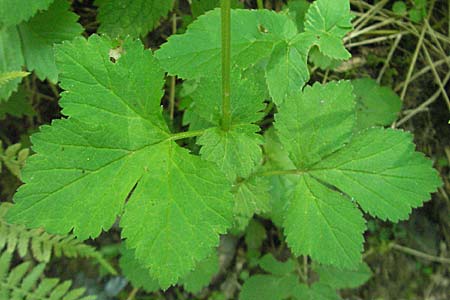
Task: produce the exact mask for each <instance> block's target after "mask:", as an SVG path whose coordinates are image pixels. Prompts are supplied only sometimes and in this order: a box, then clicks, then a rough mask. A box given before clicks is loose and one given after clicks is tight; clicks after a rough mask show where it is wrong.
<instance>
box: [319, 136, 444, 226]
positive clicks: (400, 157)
mask: <svg viewBox="0 0 450 300" xmlns="http://www.w3.org/2000/svg"><path fill="white" fill-rule="evenodd" d="M414 147H415V146H414V143H413V141H412V135H411V134H409V133H406V132H402V131H398V130H392V129H383V128H372V129H369V130H367V131H363V132H361V133H360V134H358V135H356V136H354V137H353V139H352V140H351V142H350V143H349V144H348V145H347V146H346V147H343V148H342V149H340V150H339V151H337V152H336V153H334V154H333V155H330V156H329V157H327V158H325V159H323V160H322V161H321V162H319V163H318V164H317V165H315V166H314V167H313V170H312V171H311V174H312V175H314V176H317V177H318V178H319V179H321V180H324V181H325V182H328V183H329V184H332V185H334V186H336V187H337V188H339V189H340V190H341V191H343V192H344V193H346V194H348V195H350V196H351V197H354V199H355V200H356V201H357V202H358V204H359V205H360V206H361V207H362V209H363V210H364V211H366V212H368V213H370V214H371V215H373V216H376V217H379V218H381V219H383V220H386V219H388V220H391V221H394V222H396V221H399V220H404V219H406V218H408V215H409V214H410V212H411V209H412V208H416V207H419V206H421V205H422V203H423V202H424V201H426V200H429V199H430V193H432V192H434V191H436V189H437V187H439V186H440V185H441V180H440V178H439V175H438V173H437V171H436V170H434V169H433V168H432V162H431V161H430V160H428V159H426V158H425V156H424V155H423V154H422V153H420V152H415V151H414Z"/></svg>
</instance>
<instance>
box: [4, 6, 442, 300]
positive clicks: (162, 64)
mask: <svg viewBox="0 0 450 300" xmlns="http://www.w3.org/2000/svg"><path fill="white" fill-rule="evenodd" d="M169 2H170V7H169ZM169 2H161V1H158V2H156V1H155V2H154V1H148V2H145V3H144V2H143V1H130V2H129V3H128V4H125V6H126V5H129V8H130V9H129V10H127V11H126V12H124V11H123V10H121V9H119V8H118V7H121V5H124V4H123V3H122V2H121V3H120V4H119V1H109V2H107V1H103V0H100V1H97V2H96V3H97V4H98V5H99V6H100V9H99V11H100V12H99V20H100V23H101V25H100V31H103V32H107V33H110V34H112V35H114V36H120V37H123V36H125V35H127V34H129V35H131V36H134V37H138V36H142V35H144V34H146V33H147V32H148V31H149V30H151V29H152V28H153V27H154V26H155V24H156V23H155V22H156V21H157V20H158V19H159V18H160V17H161V16H162V15H164V14H166V13H167V11H168V10H169V9H170V8H171V5H172V2H171V1H169ZM60 3H63V2H55V4H54V5H57V4H60ZM61 5H62V4H61ZM141 5H142V6H141ZM152 5H158V7H156V8H158V9H155V10H153V9H152V8H155V7H153V6H152ZM159 5H161V7H159ZM164 5H167V6H164ZM289 5H293V4H292V3H289ZM301 5H303V6H302V7H303V8H299V10H298V12H296V13H297V14H298V15H297V14H296V15H294V14H293V13H292V12H291V9H292V10H294V6H295V5H294V6H292V7H291V8H289V12H288V13H281V14H280V13H276V12H275V11H268V10H244V9H235V10H233V11H232V18H231V20H232V21H231V22H232V24H231V30H232V38H231V39H232V40H231V51H232V53H231V62H230V63H231V65H232V73H231V74H230V76H231V94H230V102H231V103H230V104H231V105H230V106H231V112H230V113H231V125H230V129H229V130H228V129H227V130H224V129H223V126H222V122H223V119H224V117H223V111H222V107H223V103H222V98H221V95H222V92H223V91H222V84H223V82H222V78H221V76H220V75H219V70H220V66H221V54H222V46H221V39H220V36H221V27H220V9H215V10H212V11H208V12H206V13H205V14H204V15H202V16H199V17H198V18H197V20H196V21H194V22H193V23H192V24H191V25H190V26H189V27H188V29H187V31H186V33H184V34H181V35H173V36H171V37H169V39H168V41H167V43H165V44H163V45H162V46H161V48H160V49H159V50H158V51H157V52H156V54H155V56H154V55H153V53H152V52H151V51H150V50H145V49H144V46H143V45H142V43H141V41H139V40H133V39H132V38H130V37H126V38H123V39H120V40H114V39H111V38H109V37H107V36H98V35H95V34H94V35H91V36H90V37H89V38H88V39H84V38H76V39H74V40H73V41H72V42H67V41H66V42H63V43H62V44H59V45H57V46H56V47H55V53H56V61H57V69H58V70H60V75H59V78H60V81H61V82H60V87H61V88H62V89H63V90H64V92H63V93H62V98H61V100H60V102H59V103H60V105H61V107H62V108H63V110H62V114H63V115H64V116H66V118H64V119H61V120H54V121H53V122H52V124H51V125H45V126H42V127H41V130H40V132H39V133H36V134H34V135H33V136H32V142H33V150H34V152H35V153H36V154H35V155H33V156H31V157H30V158H29V159H28V160H27V163H26V166H25V168H24V170H23V174H22V176H21V178H22V180H23V182H24V185H23V186H21V187H20V188H19V190H18V191H17V193H16V194H15V197H14V201H15V205H14V206H13V207H12V208H11V209H9V210H8V213H7V220H8V222H16V223H19V224H24V225H25V226H27V227H29V228H39V227H43V228H45V230H46V231H48V232H50V233H52V234H61V235H63V234H67V233H68V232H71V231H73V233H74V235H75V236H76V237H78V238H80V239H86V238H89V237H92V238H95V237H97V236H99V235H100V233H101V232H102V231H103V230H108V229H110V228H111V227H112V226H113V224H114V223H115V222H116V219H117V217H120V227H121V228H122V231H121V237H122V239H124V240H126V247H125V246H124V248H123V250H122V259H121V262H120V264H121V267H122V269H123V272H124V273H125V274H126V276H127V277H128V278H129V279H130V281H131V282H132V284H134V285H135V286H136V287H143V288H144V289H146V290H148V291H153V290H156V289H157V288H158V287H160V288H163V289H167V288H168V287H169V286H171V285H175V284H176V283H182V284H184V287H185V289H186V290H187V291H191V292H193V293H195V292H198V291H199V290H201V288H202V287H203V286H205V285H206V284H207V282H208V280H210V279H211V277H212V276H213V275H214V273H216V272H217V268H218V265H217V263H218V259H217V253H215V252H214V253H213V249H214V248H216V247H217V246H218V244H219V237H220V235H221V234H225V233H227V232H229V231H230V230H231V231H232V232H235V233H242V232H243V231H244V229H245V228H246V227H248V229H247V231H248V232H254V234H258V236H259V238H255V239H254V240H252V239H251V238H249V237H248V236H247V235H248V234H250V233H248V232H247V234H246V242H247V244H248V245H249V247H250V248H251V250H252V251H253V253H252V255H249V259H252V260H253V261H251V262H250V265H253V266H254V265H255V260H256V259H258V258H259V257H258V256H259V250H260V249H259V248H260V245H261V243H262V240H263V239H264V234H263V233H262V232H264V228H263V227H262V226H261V225H259V226H258V225H255V223H254V221H252V218H253V216H254V215H255V214H259V215H263V216H266V217H269V218H271V219H272V220H273V221H274V223H275V224H276V225H278V226H280V227H282V229H283V232H284V234H285V235H286V237H285V239H286V242H287V246H288V247H289V248H290V252H291V253H292V254H293V256H309V257H311V258H312V260H313V261H314V262H315V263H320V264H321V265H332V266H334V267H335V268H334V269H333V268H329V269H327V268H326V267H318V268H317V270H316V271H317V273H318V275H319V277H320V280H319V281H318V282H313V283H312V284H311V285H307V284H301V283H300V281H299V278H298V276H297V273H296V272H297V271H298V267H299V266H298V263H297V259H296V258H294V257H292V258H289V260H287V261H286V262H284V263H282V262H279V261H277V260H276V259H275V258H274V257H272V256H265V257H263V258H262V259H261V260H260V261H259V266H260V267H261V269H262V270H264V271H265V273H261V272H260V273H261V274H260V273H258V270H256V273H255V274H256V275H253V276H250V277H249V278H248V279H247V280H246V281H245V284H244V286H243V288H242V292H241V295H240V297H241V299H244V300H245V299H280V300H281V299H285V298H287V297H291V298H293V299H339V296H338V295H337V294H336V292H335V288H341V287H354V286H357V285H359V284H361V283H363V282H364V281H365V280H367V278H368V276H369V275H367V272H366V271H367V268H366V267H361V266H362V265H361V264H362V262H361V261H362V258H361V251H362V250H363V242H364V238H363V232H364V231H365V229H366V224H365V219H364V218H363V212H365V213H368V214H370V215H372V216H374V217H378V218H381V219H383V220H391V221H399V220H404V219H406V218H407V217H408V215H409V213H410V212H411V209H412V208H415V207H419V206H421V205H422V203H423V202H424V201H426V200H428V199H429V198H430V193H432V192H434V191H436V189H437V187H438V186H440V184H441V181H440V179H439V177H438V174H437V172H436V171H435V170H434V169H433V168H432V163H431V161H430V160H428V159H426V158H425V157H424V155H423V154H421V153H418V152H415V147H414V144H413V143H412V136H411V135H410V134H408V133H405V132H403V131H400V130H393V129H384V128H382V127H376V126H383V125H386V124H388V123H389V122H391V121H392V120H393V119H395V116H396V113H397V112H398V110H399V102H398V99H397V98H395V97H394V96H393V95H392V93H391V92H389V91H387V90H386V89H384V88H381V87H379V86H378V85H376V84H374V83H373V82H372V81H368V80H361V81H354V82H353V85H352V82H350V81H339V82H329V83H328V84H319V83H315V84H313V85H306V84H307V82H308V81H309V79H310V73H309V69H308V64H307V63H308V60H312V61H313V62H314V63H315V64H316V65H318V66H322V65H323V66H324V67H325V66H326V67H330V64H332V63H334V62H336V61H342V60H345V59H348V58H349V57H350V53H349V52H348V51H347V50H346V49H345V47H344V46H343V43H342V38H343V37H344V35H345V34H347V33H348V32H349V31H350V30H351V27H352V26H351V20H352V15H351V14H350V4H349V1H348V0H317V1H315V2H314V3H312V4H311V5H310V6H309V8H308V10H307V11H306V13H304V16H303V12H304V11H305V6H307V5H305V3H303V4H301ZM163 6H164V7H163ZM159 8H161V9H159ZM301 9H303V12H302V10H301ZM147 10H151V11H152V12H151V13H149V12H148V11H147ZM50 12H51V8H50V9H49V11H48V12H43V13H42V14H44V13H48V15H47V17H48V18H49V19H51V13H50ZM141 14H142V16H141ZM149 14H150V16H151V17H149ZM38 16H39V15H37V16H36V17H35V18H33V19H32V20H30V21H29V22H35V21H36V18H38ZM144 17H145V18H144ZM44 19H45V18H44ZM303 20H304V21H303ZM302 21H303V22H302ZM36 22H37V21H36ZM298 22H302V26H300V25H299V24H298ZM38 23H39V22H38ZM27 24H28V23H27ZM30 24H33V23H30ZM23 26H25V25H23V24H22V25H19V27H18V28H16V27H11V28H8V29H7V30H3V31H2V35H3V36H4V37H5V39H6V38H8V39H9V40H10V41H11V42H12V44H14V42H15V40H14V38H17V36H15V34H17V30H21V31H23V30H24V29H23ZM27 26H28V25H27ZM36 26H37V25H36ZM34 28H35V27H34V26H32V27H30V28H28V29H29V30H30V31H32V30H33V29H34ZM36 28H38V27H36ZM39 30H43V29H39ZM64 39H68V37H65V38H64ZM18 43H19V46H20V43H21V41H20V40H19V42H18ZM2 45H6V44H4V42H0V49H2V47H3V48H4V46H2ZM33 45H34V43H33ZM5 49H6V48H5ZM7 49H8V51H9V49H10V48H7ZM24 49H25V47H24ZM33 51H34V50H33ZM5 53H6V52H5ZM24 53H25V56H24V57H17V60H16V61H14V59H12V60H11V62H12V66H11V68H13V67H14V68H15V69H11V70H9V69H5V70H1V71H2V72H3V71H5V72H9V71H14V70H18V69H20V67H21V66H22V64H23V63H24V61H26V63H27V65H28V67H29V68H30V67H31V68H33V66H35V68H36V74H37V75H38V76H39V71H38V67H36V66H38V65H39V64H38V63H31V62H30V58H27V55H26V52H24ZM312 53H316V54H315V55H317V56H316V57H315V58H314V57H313V56H312ZM13 58H14V57H13ZM45 65H47V63H46V64H45ZM9 67H10V66H8V68H9ZM47 71H49V73H52V72H50V70H47ZM52 71H54V69H52ZM164 71H167V72H168V74H169V75H174V76H178V77H180V78H181V79H185V80H186V81H185V82H184V83H183V88H184V93H185V95H187V96H188V100H187V101H186V102H185V103H183V105H184V107H186V111H185V115H184V116H183V124H189V129H190V130H189V131H186V132H178V133H173V132H171V130H169V128H172V127H174V128H176V127H177V126H169V125H168V124H167V123H166V119H165V118H164V116H163V109H162V107H161V99H162V97H163V87H164V81H165V80H164ZM46 76H49V75H46ZM55 76H56V75H55ZM305 85H306V86H305ZM353 86H355V91H353ZM369 88H370V93H369V94H368V93H367V90H369ZM354 94H355V95H356V97H355V95H354ZM380 97H383V98H384V99H383V100H381V101H382V102H381V103H382V105H383V106H384V105H386V107H389V111H386V110H383V112H379V113H378V112H377V113H376V114H375V113H373V111H374V110H375V111H376V109H377V108H378V107H381V105H380V103H379V99H378V98H380ZM394 98H395V100H394ZM273 118H274V120H275V121H274V122H272V121H273ZM194 137H195V138H196V140H190V141H189V142H188V143H182V142H181V140H185V139H187V138H194ZM195 144H196V145H195ZM194 145H195V146H194ZM191 151H192V153H191ZM36 216H38V217H36ZM62 216H63V217H62ZM19 240H20V239H19ZM212 253H213V254H212ZM305 267H306V268H307V267H308V266H305ZM355 270H356V271H355ZM259 271H260V270H259ZM360 273H361V274H360ZM335 276H336V277H348V278H351V279H349V280H348V281H346V280H335V281H333V280H332V278H333V277H335ZM244 277H246V276H243V278H244ZM308 283H309V282H308Z"/></svg>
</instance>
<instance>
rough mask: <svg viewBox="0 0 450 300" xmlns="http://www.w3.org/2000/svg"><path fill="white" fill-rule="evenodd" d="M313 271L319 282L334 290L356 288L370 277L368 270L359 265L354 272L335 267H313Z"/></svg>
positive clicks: (362, 264) (366, 267) (364, 265)
mask: <svg viewBox="0 0 450 300" xmlns="http://www.w3.org/2000/svg"><path fill="white" fill-rule="evenodd" d="M314 271H315V272H316V273H317V274H318V275H319V278H320V282H322V283H326V284H328V285H329V286H331V287H333V288H335V289H348V288H357V287H358V286H361V285H363V284H364V283H366V282H367V280H369V279H370V277H371V276H372V271H371V270H370V268H369V267H368V266H367V265H366V264H364V263H361V264H359V265H358V268H357V269H355V270H340V269H338V268H336V267H331V266H323V265H314Z"/></svg>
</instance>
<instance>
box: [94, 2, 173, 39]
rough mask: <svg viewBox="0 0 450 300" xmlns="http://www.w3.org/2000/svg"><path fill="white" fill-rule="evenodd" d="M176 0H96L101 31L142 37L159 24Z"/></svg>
mask: <svg viewBox="0 0 450 300" xmlns="http://www.w3.org/2000/svg"><path fill="white" fill-rule="evenodd" d="M173 3H174V0H129V1H122V0H96V1H95V5H97V6H98V7H99V10H98V11H99V12H98V17H97V19H98V21H99V22H100V28H99V32H101V33H107V34H109V35H110V36H112V37H116V36H120V37H126V36H131V37H136V38H137V37H140V36H144V35H146V34H147V33H148V32H149V31H150V30H152V29H153V28H155V27H156V26H157V25H158V24H159V20H160V19H161V18H162V17H164V16H166V15H167V13H168V12H169V11H170V10H171V9H172V6H173Z"/></svg>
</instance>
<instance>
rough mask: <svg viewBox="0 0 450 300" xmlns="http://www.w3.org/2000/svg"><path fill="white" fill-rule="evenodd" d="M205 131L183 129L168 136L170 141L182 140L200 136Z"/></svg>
mask: <svg viewBox="0 0 450 300" xmlns="http://www.w3.org/2000/svg"><path fill="white" fill-rule="evenodd" d="M204 132H205V130H193V131H185V132H178V133H174V134H172V135H171V136H170V138H168V140H170V141H176V140H182V139H186V138H190V137H196V136H200V135H202V134H203V133H204Z"/></svg>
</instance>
